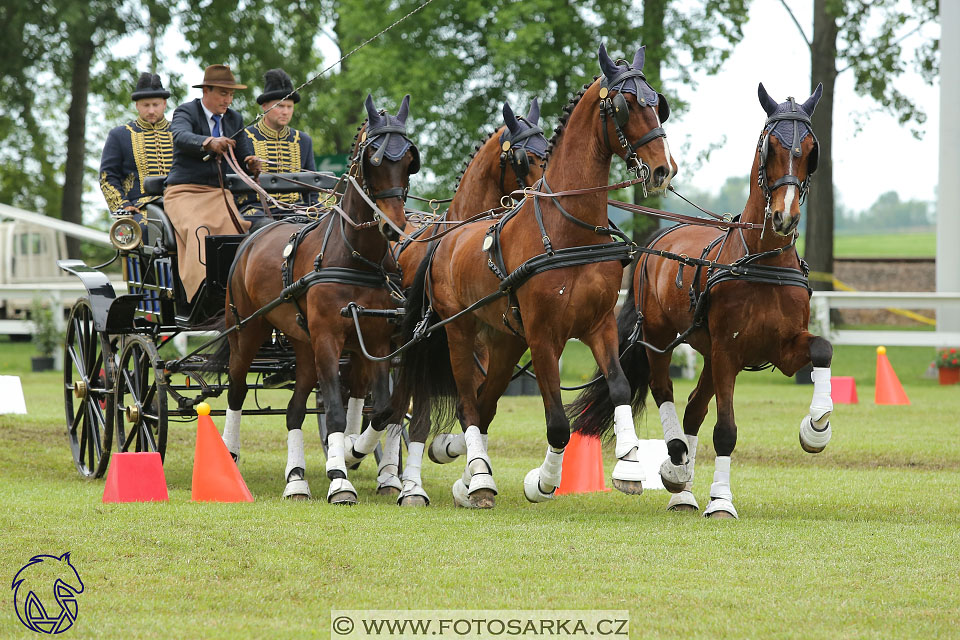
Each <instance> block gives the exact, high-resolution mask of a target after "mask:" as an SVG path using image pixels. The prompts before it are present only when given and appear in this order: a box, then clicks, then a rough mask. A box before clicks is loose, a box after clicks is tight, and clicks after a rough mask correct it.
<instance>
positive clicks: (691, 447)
mask: <svg viewBox="0 0 960 640" xmlns="http://www.w3.org/2000/svg"><path fill="white" fill-rule="evenodd" d="M696 462H697V436H691V435H687V467H689V469H690V482H688V483H687V484H686V486H684V488H683V489H684V491H692V490H693V473H694V468H693V467H694V465H695V464H696Z"/></svg>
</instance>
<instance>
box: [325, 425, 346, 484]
mask: <svg viewBox="0 0 960 640" xmlns="http://www.w3.org/2000/svg"><path fill="white" fill-rule="evenodd" d="M331 471H342V472H343V473H344V475H346V473H347V465H346V461H345V460H344V459H343V434H342V433H339V432H332V433H330V434H329V435H327V474H328V475H329V474H330V472H331Z"/></svg>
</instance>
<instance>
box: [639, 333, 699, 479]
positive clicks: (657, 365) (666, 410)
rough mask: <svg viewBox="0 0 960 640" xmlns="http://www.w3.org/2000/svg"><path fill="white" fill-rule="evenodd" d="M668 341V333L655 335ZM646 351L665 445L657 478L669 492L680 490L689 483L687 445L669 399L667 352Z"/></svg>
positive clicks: (670, 390) (657, 338) (670, 387)
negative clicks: (664, 454)
mask: <svg viewBox="0 0 960 640" xmlns="http://www.w3.org/2000/svg"><path fill="white" fill-rule="evenodd" d="M669 340H670V336H669V335H664V336H662V337H655V338H654V341H656V342H666V341H669ZM671 353H672V351H671V352H667V353H656V352H654V351H652V350H648V351H647V357H648V358H649V360H650V393H651V395H653V400H654V402H656V403H657V407H658V408H659V409H660V424H661V426H662V427H663V441H664V442H665V443H666V444H667V459H666V460H664V461H663V463H662V464H661V465H660V480H661V481H662V482H663V486H664V488H665V489H666V490H667V491H669V492H670V493H680V492H681V491H683V489H684V487H685V486H686V484H687V483H688V482H693V475H692V471H691V469H692V467H691V466H690V455H689V451H690V446H689V443H688V441H687V438H686V436H685V435H684V432H683V429H682V428H681V427H680V418H679V417H678V416H677V406H676V405H675V404H674V402H673V381H671V380H670V355H671Z"/></svg>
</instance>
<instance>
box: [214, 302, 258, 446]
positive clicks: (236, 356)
mask: <svg viewBox="0 0 960 640" xmlns="http://www.w3.org/2000/svg"><path fill="white" fill-rule="evenodd" d="M269 334H270V327H269V325H267V324H266V323H265V322H263V321H257V322H253V323H251V324H249V325H247V326H245V327H244V328H243V330H242V331H235V332H234V333H232V334H230V336H229V338H228V340H229V343H228V344H229V345H230V363H229V366H228V369H227V380H228V384H229V389H228V391H227V414H226V419H225V420H224V425H223V436H222V437H223V443H224V444H225V445H226V446H227V451H229V452H230V456H231V457H232V458H233V461H234V462H238V461H239V460H240V418H241V416H242V415H243V401H244V399H245V398H246V397H247V372H248V371H249V370H250V365H251V363H252V362H253V359H254V358H255V357H256V356H257V352H258V351H259V350H260V345H262V344H263V342H264V340H266V339H267V336H268V335H269Z"/></svg>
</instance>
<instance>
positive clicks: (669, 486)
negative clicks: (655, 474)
mask: <svg viewBox="0 0 960 640" xmlns="http://www.w3.org/2000/svg"><path fill="white" fill-rule="evenodd" d="M660 482H662V483H663V488H664V489H666V490H667V491H669V492H670V493H680V492H681V491H683V489H684V487H686V486H687V483H686V482H680V483H673V482H670V481H669V480H667V479H666V478H664V477H663V476H662V475H661V476H660Z"/></svg>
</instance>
